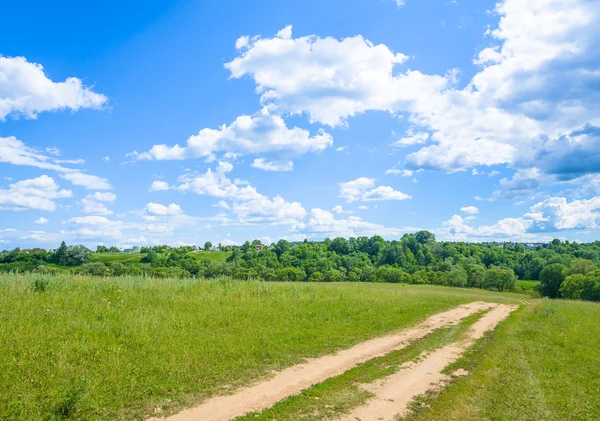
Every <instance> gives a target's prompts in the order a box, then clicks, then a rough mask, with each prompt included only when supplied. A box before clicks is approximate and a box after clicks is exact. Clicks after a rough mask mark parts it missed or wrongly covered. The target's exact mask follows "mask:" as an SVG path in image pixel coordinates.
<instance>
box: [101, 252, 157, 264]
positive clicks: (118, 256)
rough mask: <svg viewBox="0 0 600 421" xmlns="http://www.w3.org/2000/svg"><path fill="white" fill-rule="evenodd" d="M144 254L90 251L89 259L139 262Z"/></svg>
mask: <svg viewBox="0 0 600 421" xmlns="http://www.w3.org/2000/svg"><path fill="white" fill-rule="evenodd" d="M145 255H146V254H145V253H144V254H142V253H131V254H128V253H92V256H91V258H90V261H92V262H102V263H114V262H120V263H126V264H128V263H140V260H142V258H143V257H144V256H145Z"/></svg>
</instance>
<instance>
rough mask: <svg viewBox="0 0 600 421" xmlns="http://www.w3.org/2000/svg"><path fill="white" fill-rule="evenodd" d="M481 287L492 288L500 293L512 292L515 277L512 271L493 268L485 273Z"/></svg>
mask: <svg viewBox="0 0 600 421" xmlns="http://www.w3.org/2000/svg"><path fill="white" fill-rule="evenodd" d="M483 285H484V287H485V288H494V289H497V290H498V291H500V292H502V291H504V290H509V291H514V290H515V289H516V286H517V277H516V276H515V274H514V272H513V271H512V269H504V268H498V267H493V268H490V269H488V270H487V272H486V273H485V279H484V283H483Z"/></svg>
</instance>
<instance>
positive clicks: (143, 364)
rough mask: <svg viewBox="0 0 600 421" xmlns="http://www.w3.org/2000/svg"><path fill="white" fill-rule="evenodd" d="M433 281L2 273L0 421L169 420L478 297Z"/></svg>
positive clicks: (508, 296)
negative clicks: (305, 362) (310, 359)
mask: <svg viewBox="0 0 600 421" xmlns="http://www.w3.org/2000/svg"><path fill="white" fill-rule="evenodd" d="M523 298H527V297H525V296H523V295H518V294H512V293H502V294H501V293H492V292H488V291H484V290H479V289H477V290H475V289H458V288H445V287H438V286H429V285H422V286H416V285H403V284H365V283H335V284H323V283H314V284H312V283H311V284H307V283H265V282H258V281H248V282H240V281H234V280H231V279H227V278H222V279H216V280H210V281H207V280H202V279H197V278H196V279H153V278H147V277H121V278H98V277H96V278H92V277H85V276H69V275H56V276H47V275H39V274H38V275H35V274H32V275H0V386H1V387H0V402H1V403H2V404H1V405H0V419H10V420H32V419H36V420H37V419H40V420H60V419H85V420H106V419H111V420H134V419H144V418H145V417H147V416H149V415H156V414H157V413H158V414H160V415H164V414H168V413H173V412H176V411H177V410H179V409H181V408H183V407H187V406H190V405H193V404H195V403H197V402H199V401H201V400H203V399H205V398H207V397H209V396H212V395H215V394H219V393H224V392H226V391H228V390H232V389H234V388H236V387H237V386H239V385H242V384H246V383H248V382H250V381H252V380H255V379H258V378H261V377H263V376H265V375H266V374H268V373H269V372H270V371H271V370H277V369H281V368H283V367H287V366H290V365H292V364H295V363H298V362H300V361H302V360H303V359H305V358H307V357H316V356H319V355H324V354H328V353H331V352H334V351H335V350H339V349H344V348H347V347H349V346H351V345H354V344H356V343H358V342H360V341H363V340H365V339H368V338H372V337H376V336H380V335H383V334H385V333H388V332H391V331H395V330H397V329H400V328H404V327H408V326H411V325H414V324H415V323H417V322H419V321H421V320H423V319H425V318H426V317H427V316H429V315H431V314H434V313H437V312H440V311H443V310H446V309H449V308H452V307H455V306H456V305H458V304H461V303H466V302H471V301H475V300H487V301H495V302H507V303H519V302H521V301H522V299H523Z"/></svg>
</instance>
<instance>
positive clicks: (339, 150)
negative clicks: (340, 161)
mask: <svg viewBox="0 0 600 421" xmlns="http://www.w3.org/2000/svg"><path fill="white" fill-rule="evenodd" d="M346 149H348V146H339V147H337V148H335V151H336V152H342V151H345V150H346Z"/></svg>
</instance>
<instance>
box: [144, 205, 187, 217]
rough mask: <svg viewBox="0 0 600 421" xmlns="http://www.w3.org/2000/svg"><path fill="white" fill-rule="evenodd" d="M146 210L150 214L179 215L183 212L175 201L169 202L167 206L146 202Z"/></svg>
mask: <svg viewBox="0 0 600 421" xmlns="http://www.w3.org/2000/svg"><path fill="white" fill-rule="evenodd" d="M146 212H148V213H149V214H151V215H161V216H164V215H180V214H182V213H183V211H182V210H181V207H180V206H179V205H176V204H175V203H171V204H170V205H168V206H165V205H161V204H160V203H148V204H147V205H146Z"/></svg>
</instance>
